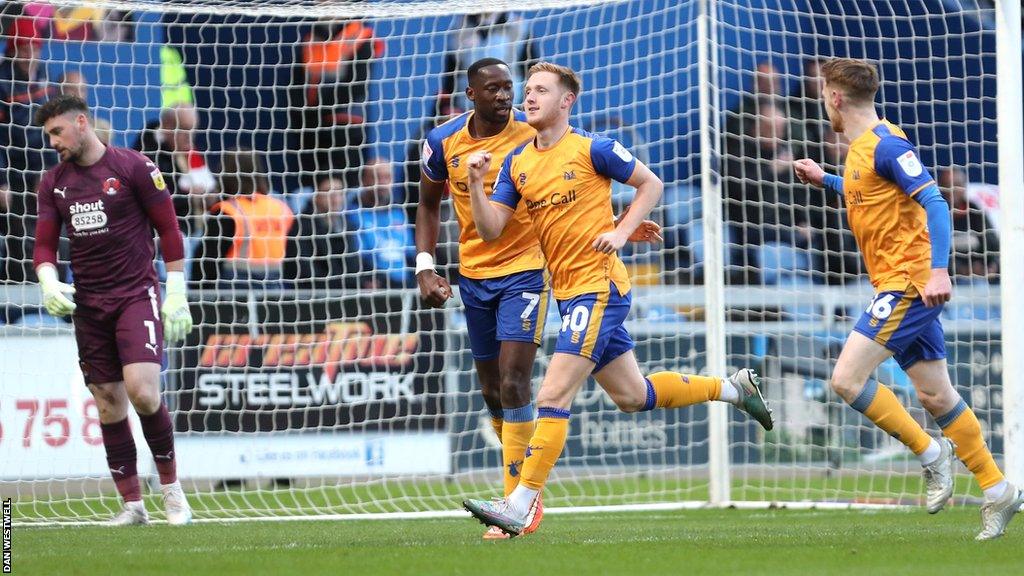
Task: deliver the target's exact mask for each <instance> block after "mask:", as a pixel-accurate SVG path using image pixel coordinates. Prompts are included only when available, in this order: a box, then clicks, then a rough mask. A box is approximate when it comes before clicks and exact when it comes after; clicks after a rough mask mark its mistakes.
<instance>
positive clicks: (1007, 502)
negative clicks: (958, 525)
mask: <svg viewBox="0 0 1024 576" xmlns="http://www.w3.org/2000/svg"><path fill="white" fill-rule="evenodd" d="M1022 505H1024V492H1022V491H1021V490H1020V489H1018V488H1017V487H1016V486H1014V485H1013V484H1010V485H1009V486H1007V487H1006V491H1005V492H1003V495H1002V496H1000V497H999V498H998V499H996V500H992V501H991V502H985V504H983V505H982V506H981V532H978V535H977V536H975V537H974V539H975V540H992V539H993V538H998V537H1000V536H1002V535H1003V532H1004V531H1005V530H1006V525H1007V524H1009V523H1010V520H1012V519H1013V515H1014V514H1016V513H1017V512H1019V511H1020V507H1021V506H1022Z"/></svg>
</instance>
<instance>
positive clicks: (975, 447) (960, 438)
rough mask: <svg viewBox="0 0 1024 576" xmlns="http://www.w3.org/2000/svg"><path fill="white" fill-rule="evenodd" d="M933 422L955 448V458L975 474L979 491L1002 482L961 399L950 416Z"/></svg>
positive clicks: (983, 438)
mask: <svg viewBox="0 0 1024 576" xmlns="http://www.w3.org/2000/svg"><path fill="white" fill-rule="evenodd" d="M935 422H936V423H937V424H938V425H939V428H942V433H943V434H945V436H946V438H949V439H950V440H952V441H953V444H955V445H956V455H957V457H958V458H960V460H961V461H963V463H964V464H965V465H966V466H967V469H968V470H970V471H971V473H972V474H974V477H975V478H977V480H978V485H979V486H981V489H982V490H987V489H989V488H991V487H993V486H995V485H996V484H999V483H1000V482H1002V481H1003V473H1002V472H1001V471H1000V470H999V466H997V465H996V461H995V460H994V459H993V458H992V453H991V452H989V450H988V446H987V445H986V444H985V437H984V436H982V435H981V424H980V423H978V418H977V416H975V415H974V410H971V409H970V408H969V407H968V406H967V403H966V402H964V401H963V399H962V398H961V399H960V402H959V403H958V404H957V405H956V406H955V407H954V408H953V409H952V410H950V411H949V412H947V413H946V414H943V415H942V416H939V417H938V418H936V419H935Z"/></svg>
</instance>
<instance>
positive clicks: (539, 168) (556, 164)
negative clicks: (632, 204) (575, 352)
mask: <svg viewBox="0 0 1024 576" xmlns="http://www.w3.org/2000/svg"><path fill="white" fill-rule="evenodd" d="M635 166H636V159H635V158H633V156H632V154H630V153H629V151H627V150H626V149H625V148H624V147H623V146H622V145H621V144H619V143H618V142H616V141H615V140H611V139H609V138H605V137H602V136H597V135H594V134H590V133H588V132H585V131H583V130H580V129H578V128H569V129H568V130H567V131H566V133H565V135H564V136H562V138H561V140H559V141H558V142H557V143H556V144H555V145H554V146H552V147H551V148H547V149H545V150H539V149H537V146H536V145H535V144H534V142H533V141H532V140H531V141H530V142H527V143H525V144H523V145H521V146H519V147H518V148H516V149H515V150H514V151H513V152H512V154H510V155H509V156H508V157H506V158H505V161H504V162H503V163H502V165H501V171H500V172H499V174H498V180H497V182H496V183H495V184H494V193H493V195H492V196H491V202H492V203H497V204H500V205H501V206H503V207H505V208H506V209H510V210H517V211H518V210H520V209H522V208H523V207H525V208H526V211H527V213H528V215H529V220H530V224H529V226H530V227H531V228H532V230H533V232H534V233H535V234H536V235H537V237H538V238H539V239H540V247H541V250H543V252H544V257H545V258H546V259H547V262H548V270H550V272H551V275H552V287H553V288H554V293H555V298H557V299H559V300H564V299H567V298H571V297H573V296H577V295H580V294H586V293H595V292H607V291H608V290H609V285H610V283H611V282H614V283H615V286H616V287H617V288H618V291H619V293H620V295H622V294H625V293H626V292H628V291H629V288H630V284H629V276H628V274H627V273H626V267H625V266H624V265H623V264H622V260H620V259H619V257H618V255H617V254H614V253H613V254H603V253H601V252H598V251H596V250H594V247H593V242H594V239H595V238H597V236H598V235H599V234H602V233H604V232H611V231H613V230H614V228H615V226H614V224H613V220H614V217H613V214H612V193H611V192H612V179H613V178H614V179H615V180H617V181H619V182H623V183H624V182H626V181H627V180H629V177H630V176H632V174H633V169H634V167H635ZM517 214H518V212H517ZM518 225H519V223H518V222H510V223H509V224H508V226H510V227H511V226H518Z"/></svg>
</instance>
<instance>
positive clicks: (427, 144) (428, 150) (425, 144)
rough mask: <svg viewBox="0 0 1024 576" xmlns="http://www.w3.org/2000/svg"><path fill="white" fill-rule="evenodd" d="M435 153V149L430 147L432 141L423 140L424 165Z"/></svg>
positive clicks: (422, 154) (421, 154)
mask: <svg viewBox="0 0 1024 576" xmlns="http://www.w3.org/2000/svg"><path fill="white" fill-rule="evenodd" d="M433 155H434V149H433V148H431V147H430V142H427V141H426V140H424V141H423V152H422V153H420V156H422V158H423V165H424V166H426V165H427V163H428V162H430V157H431V156H433Z"/></svg>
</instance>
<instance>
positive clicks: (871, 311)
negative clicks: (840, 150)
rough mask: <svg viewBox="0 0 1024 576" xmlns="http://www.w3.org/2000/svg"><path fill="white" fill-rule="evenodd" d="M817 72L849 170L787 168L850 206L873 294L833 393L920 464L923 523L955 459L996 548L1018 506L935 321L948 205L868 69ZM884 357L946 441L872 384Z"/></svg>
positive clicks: (942, 497)
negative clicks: (978, 492)
mask: <svg viewBox="0 0 1024 576" xmlns="http://www.w3.org/2000/svg"><path fill="white" fill-rule="evenodd" d="M821 73H822V76H823V77H824V80H825V85H824V88H823V90H822V98H823V99H824V103H825V110H826V111H827V112H828V117H829V121H830V122H831V123H832V128H833V129H834V130H835V131H836V132H837V133H840V134H843V135H845V136H846V137H847V138H848V139H849V140H850V152H849V154H848V155H847V160H846V171H845V172H844V173H843V176H836V175H834V174H825V172H824V171H823V170H822V169H821V168H820V167H819V166H818V165H817V164H816V163H815V162H814V161H813V160H807V159H804V160H797V161H796V162H795V163H794V170H795V171H796V175H797V177H798V178H799V179H800V180H801V181H802V182H806V183H810V184H814V185H815V186H824V187H825V188H827V189H829V190H832V191H833V192H835V193H837V194H839V195H841V196H843V197H844V198H845V199H846V213H847V216H848V217H849V221H850V229H851V230H852V231H853V235H854V236H855V237H856V238H857V245H858V246H859V247H860V251H861V253H862V254H864V262H865V263H866V264H867V270H868V277H869V278H870V279H871V284H872V285H873V286H874V287H875V297H874V298H873V299H872V301H871V303H870V304H868V307H867V309H866V310H865V311H864V313H863V314H862V315H861V318H860V321H858V322H857V325H856V326H854V328H853V331H852V332H851V333H850V336H849V338H847V340H846V344H845V345H844V346H843V351H842V353H841V354H840V355H839V359H838V360H837V361H836V366H835V369H834V370H833V372H832V382H831V383H832V389H833V390H835V391H836V393H837V394H839V395H840V396H842V397H843V399H844V400H846V401H847V402H848V403H849V404H850V405H851V406H852V407H853V408H854V409H856V410H858V411H859V412H861V413H863V414H864V415H865V416H867V417H868V418H869V419H871V421H872V422H874V423H875V424H876V425H878V427H879V428H881V429H883V430H885V431H886V432H888V433H889V434H890V435H891V436H892V437H893V438H896V439H898V440H899V441H900V442H902V443H903V444H904V445H906V446H907V448H909V449H910V450H911V451H912V452H913V453H914V454H915V455H916V456H917V457H918V459H919V460H920V461H921V465H922V466H923V467H924V479H925V486H926V488H927V493H928V512H929V513H931V514H935V513H936V512H939V511H940V510H942V509H943V507H945V505H946V502H947V501H948V500H949V497H950V496H951V495H952V494H953V461H954V459H955V458H956V457H957V456H959V457H960V459H961V460H963V462H964V464H966V465H967V468H968V469H969V470H970V471H971V472H972V473H974V476H975V478H976V479H977V481H978V484H979V485H980V486H981V489H982V490H983V491H984V493H985V498H986V501H985V504H984V505H983V506H982V508H981V519H982V525H983V527H982V531H981V532H980V533H979V534H978V535H977V539H978V540H989V539H992V538H996V537H998V536H1000V535H1001V534H1002V533H1003V531H1004V530H1005V529H1006V525H1007V524H1008V523H1009V522H1010V520H1011V519H1012V518H1013V515H1014V514H1015V513H1016V512H1017V510H1018V508H1019V507H1020V505H1021V504H1024V493H1022V492H1021V491H1020V490H1018V489H1017V488H1016V487H1014V486H1013V485H1011V484H1010V483H1008V482H1007V481H1006V479H1005V478H1003V473H1002V472H1001V471H1000V470H999V467H998V466H997V465H996V463H995V460H993V459H992V454H991V452H989V450H988V446H986V445H985V438H984V437H983V436H982V433H981V425H980V424H979V422H978V419H977V417H975V415H974V412H973V411H972V410H971V409H970V407H968V406H967V403H966V402H964V400H963V398H961V397H960V395H959V394H957V392H956V390H955V389H954V388H953V385H952V383H951V382H950V379H949V370H948V368H947V366H946V340H945V337H944V336H943V332H942V322H941V321H940V320H939V314H940V313H941V312H942V306H943V304H945V302H946V301H948V300H949V298H950V294H951V291H952V286H951V283H950V281H949V274H948V272H947V270H946V269H947V267H948V265H949V243H950V236H951V235H950V216H949V205H947V204H946V201H945V200H944V199H943V198H942V195H941V194H940V193H939V189H938V187H937V186H936V185H935V180H934V179H932V175H931V173H929V172H928V170H926V169H925V168H924V166H923V165H922V163H921V160H920V158H918V156H917V150H916V149H915V148H914V145H913V144H911V143H910V141H909V140H908V139H907V135H906V134H905V133H904V132H903V130H900V129H899V127H897V126H896V125H894V124H892V123H891V122H888V121H886V120H884V119H880V118H879V117H878V114H877V113H876V112H875V104H874V100H875V94H876V93H877V92H878V86H879V79H878V72H877V71H876V70H875V67H874V66H873V65H871V64H869V63H867V62H864V61H861V60H851V59H848V58H837V59H834V60H830V61H829V62H827V63H825V64H824V65H822V67H821ZM890 356H892V357H894V358H895V359H896V361H897V362H899V364H900V367H901V368H903V370H904V371H905V372H906V373H907V375H908V376H910V381H911V382H913V384H914V387H915V388H916V389H917V397H918V398H920V399H921V404H922V405H923V406H924V408H925V409H926V410H928V412H930V413H931V415H932V416H933V417H934V418H935V422H936V423H937V424H938V425H939V427H940V428H942V433H943V435H945V436H946V438H943V439H942V440H941V441H937V440H935V439H934V438H932V437H931V436H930V435H929V434H928V433H927V432H925V431H924V429H923V428H921V425H920V424H918V423H917V420H915V419H914V418H912V417H911V416H910V414H909V413H908V412H907V410H906V408H904V407H903V404H902V403H901V402H900V401H899V399H898V398H896V395H895V394H893V392H892V391H891V390H889V389H888V388H887V387H885V386H882V385H880V384H878V382H877V381H875V380H874V379H870V376H871V374H872V373H873V372H874V371H875V368H877V367H878V365H879V364H881V363H882V362H883V361H885V360H886V359H887V358H889V357H890Z"/></svg>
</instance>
